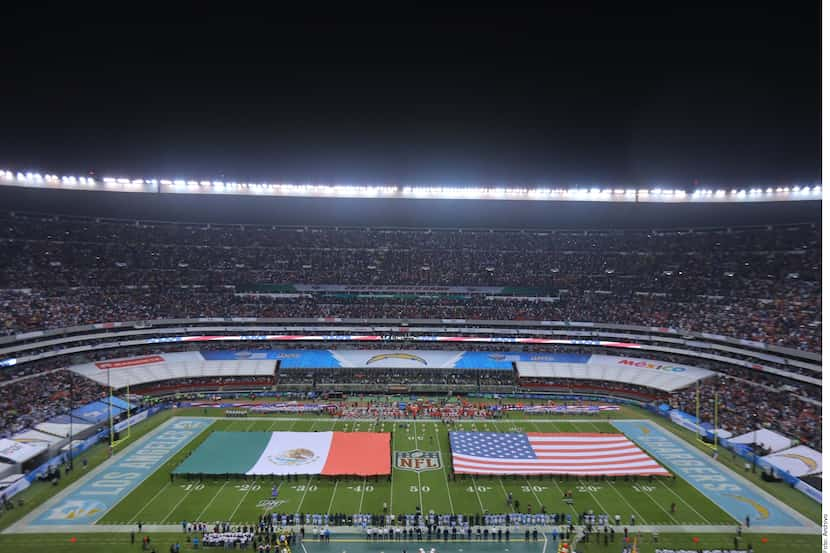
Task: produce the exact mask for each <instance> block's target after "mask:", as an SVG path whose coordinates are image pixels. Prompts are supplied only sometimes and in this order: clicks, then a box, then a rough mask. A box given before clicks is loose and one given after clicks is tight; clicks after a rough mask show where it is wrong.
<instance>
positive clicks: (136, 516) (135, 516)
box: [127, 482, 170, 524]
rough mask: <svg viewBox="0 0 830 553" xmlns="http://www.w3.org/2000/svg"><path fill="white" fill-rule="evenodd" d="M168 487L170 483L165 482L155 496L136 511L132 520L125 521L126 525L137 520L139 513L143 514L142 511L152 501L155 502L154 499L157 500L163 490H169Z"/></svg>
mask: <svg viewBox="0 0 830 553" xmlns="http://www.w3.org/2000/svg"><path fill="white" fill-rule="evenodd" d="M169 487H170V482H167V483H166V484H164V486H162V487H161V489H160V490H159V491H157V492H156V494H155V495H154V496H153V497H151V498H150V501H148V502H147V503H145V504H144V506H143V507H141V509H139V510H138V512H137V513H136V514H135V515H133V518H131V519H130V520H128V521H127V524H129V523H131V522H133V521H135V520H136V519H137V518H138V516H139V515H140V514H141V513H143V512H144V509H146V508H147V507H149V506H150V504H151V503H152V502H153V501H155V500H156V498H157V497H158V496H160V495H161V493H162V492H163V491H164V490H166V489H167V488H169Z"/></svg>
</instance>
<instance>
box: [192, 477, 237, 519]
mask: <svg viewBox="0 0 830 553" xmlns="http://www.w3.org/2000/svg"><path fill="white" fill-rule="evenodd" d="M228 482H229V480H225V483H224V484H222V485H221V486H220V487H219V489H218V490H216V493H215V494H213V497H211V498H210V501H208V503H207V505H205V508H204V509H202V512H201V513H199V516H197V517H196V522H201V520H202V515H204V514H205V513H206V512H207V510H208V508H209V507H210V506H211V505H213V502H214V501H216V498H217V497H219V494H220V493H222V490H224V489H225V486H227V485H228Z"/></svg>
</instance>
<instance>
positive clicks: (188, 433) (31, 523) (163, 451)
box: [7, 417, 213, 532]
mask: <svg viewBox="0 0 830 553" xmlns="http://www.w3.org/2000/svg"><path fill="white" fill-rule="evenodd" d="M212 423H213V419H206V418H178V417H177V418H173V419H171V420H170V421H168V422H167V423H165V424H163V425H162V426H160V427H159V428H158V429H156V430H154V431H152V432H151V433H149V434H148V435H147V436H145V437H143V438H142V439H141V440H140V441H138V442H137V443H135V444H133V445H132V446H130V447H128V448H127V449H126V450H125V451H123V452H121V453H119V454H117V455H116V456H115V457H113V458H112V459H109V460H108V461H107V462H105V463H104V464H102V465H101V466H100V467H97V468H95V469H93V470H92V471H91V472H90V474H88V475H87V476H86V477H84V478H83V479H81V480H79V481H78V482H76V483H74V484H73V485H71V486H70V487H69V488H67V489H66V490H64V491H63V492H62V493H60V494H58V495H57V496H55V497H54V498H52V499H51V500H49V501H47V502H46V503H45V504H44V505H43V506H41V507H39V508H38V509H36V510H35V511H33V512H32V513H31V514H29V515H27V516H26V517H24V518H23V519H22V520H20V521H18V522H17V523H15V524H14V525H12V527H11V528H9V529H8V530H7V532H10V531H14V532H19V531H21V530H22V529H23V528H24V527H26V528H31V527H36V526H45V527H52V526H61V527H66V526H86V525H91V524H95V523H96V522H97V521H98V520H100V519H101V517H103V516H104V514H105V513H106V512H107V511H109V510H110V509H111V508H113V507H114V506H115V505H117V504H118V503H119V502H120V501H121V500H122V499H124V498H125V497H126V496H127V495H128V494H129V493H130V492H132V491H133V490H134V489H135V488H137V487H138V486H139V484H141V483H142V482H143V481H144V480H145V479H146V478H148V477H149V476H150V475H151V474H153V473H154V472H155V471H157V470H158V469H159V467H161V466H162V465H164V463H166V462H167V461H169V460H170V459H171V458H172V457H173V456H174V455H175V454H176V453H177V452H178V451H180V450H181V449H182V448H183V447H184V446H186V445H187V444H188V443H190V442H191V441H192V440H193V439H194V438H195V437H196V436H198V435H199V434H201V432H202V431H203V430H205V429H206V428H207V427H208V426H210V425H211V424H212Z"/></svg>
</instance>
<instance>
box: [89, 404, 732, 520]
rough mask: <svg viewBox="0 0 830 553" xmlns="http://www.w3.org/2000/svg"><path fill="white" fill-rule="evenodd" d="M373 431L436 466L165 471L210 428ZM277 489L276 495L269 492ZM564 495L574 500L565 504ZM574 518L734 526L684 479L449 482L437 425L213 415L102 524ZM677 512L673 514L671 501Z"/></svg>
mask: <svg viewBox="0 0 830 553" xmlns="http://www.w3.org/2000/svg"><path fill="white" fill-rule="evenodd" d="M315 430H317V431H327V430H334V431H345V432H351V431H374V432H390V433H391V434H392V444H391V445H392V452H393V455H394V453H395V452H411V451H414V450H419V451H423V452H438V454H439V459H440V466H439V467H437V468H436V469H434V470H426V471H421V472H414V471H412V470H401V469H398V468H393V471H392V474H391V477H385V476H384V477H368V478H342V477H341V478H332V477H322V476H311V477H306V476H296V477H270V476H267V477H258V478H255V477H247V478H244V477H236V478H233V477H232V478H229V479H225V478H221V477H220V478H216V479H212V480H203V481H199V480H197V479H190V480H188V479H186V478H184V477H177V478H176V479H175V480H171V478H170V472H171V471H172V470H173V469H174V468H175V467H176V466H178V465H179V464H180V463H181V462H182V460H183V459H184V458H185V457H186V456H187V455H188V454H189V453H190V452H192V451H193V450H194V449H196V448H197V447H198V445H199V444H200V443H202V442H203V441H204V440H205V439H206V438H207V437H208V436H209V435H210V434H211V433H212V432H215V431H243V432H244V431H315ZM453 430H470V431H490V432H507V431H514V432H550V433H553V432H619V431H618V430H617V429H616V428H615V427H613V426H612V425H611V424H610V423H609V422H606V421H605V420H604V419H599V418H587V419H584V420H578V419H567V420H565V419H563V420H555V421H551V420H534V419H522V420H517V419H510V420H501V421H476V422H473V421H471V422H463V423H457V424H455V425H454V426H453ZM274 487H276V488H277V489H278V493H277V496H276V497H274V496H273V495H274V494H273V492H272V490H273V488H274ZM566 492H570V493H571V494H572V497H573V502H572V504H569V503H566V502H565V501H564V499H563V498H564V496H565V495H566ZM509 494H512V497H513V498H514V500H518V502H519V508H518V511H519V512H522V513H527V512H531V513H534V514H536V513H541V512H542V508H543V506H544V508H545V509H546V512H547V513H554V512H556V513H565V514H571V515H572V516H573V517H574V519H576V517H577V515H578V514H579V513H583V512H587V511H593V512H594V513H596V514H600V513H606V514H608V515H610V517H611V518H612V519H613V517H614V516H615V515H620V517H621V519H622V521H623V524H630V522H631V516H632V515H634V517H635V518H634V522H635V524H637V525H644V524H648V525H661V526H663V525H677V526H690V525H734V524H735V523H736V520H735V518H733V517H732V516H730V515H729V514H727V513H726V512H724V511H723V510H722V509H721V508H720V507H718V506H717V505H715V504H714V503H713V502H712V501H711V500H709V499H708V498H707V497H705V496H704V495H703V494H702V493H701V492H700V491H698V490H697V489H696V488H694V487H693V486H692V485H690V484H689V483H687V482H686V481H684V480H683V479H681V478H677V479H676V480H672V479H666V478H657V477H655V478H654V479H649V478H647V477H639V478H637V479H636V480H635V479H634V478H630V479H625V478H619V477H618V478H616V479H615V480H606V479H595V478H590V479H586V478H573V477H569V478H565V477H561V478H560V477H547V476H546V477H523V476H506V477H491V476H479V477H461V476H459V477H455V478H454V477H453V474H452V470H451V466H450V447H449V436H448V427H447V426H446V425H444V424H443V423H441V422H440V421H394V422H393V421H386V422H383V421H382V422H374V421H348V420H338V419H326V418H314V419H303V418H297V419H287V418H276V417H275V418H273V419H267V418H258V419H246V418H238V419H219V420H215V421H214V422H213V423H212V424H210V425H209V426H208V427H207V428H206V429H205V430H203V431H202V432H201V433H200V434H199V435H198V436H197V437H196V438H195V439H193V440H192V441H191V442H189V443H188V444H187V445H185V446H184V447H183V448H182V449H181V450H180V451H178V452H177V453H176V454H175V455H173V456H172V457H171V458H170V459H169V460H168V461H167V462H166V463H164V464H163V465H162V466H161V467H160V468H158V470H156V471H155V472H153V473H152V474H151V475H150V476H149V477H147V479H146V480H144V481H143V482H142V483H141V484H140V485H139V486H138V487H137V488H136V489H135V490H134V491H132V492H131V493H130V494H129V495H127V496H126V498H124V499H123V500H121V501H120V502H119V503H118V504H116V505H115V506H114V507H112V508H111V509H109V510H108V511H107V512H106V514H105V515H104V516H103V518H101V519H100V520H99V521H98V524H106V525H134V524H135V523H137V522H139V521H141V522H142V523H144V524H148V525H176V524H181V522H182V521H191V522H192V521H201V522H212V521H230V522H238V523H245V522H249V523H250V522H256V521H257V520H258V517H259V516H260V515H262V514H264V513H269V512H272V513H315V514H335V513H340V514H346V515H352V514H355V513H374V514H382V513H383V507H384V503H385V504H386V506H387V509H388V512H389V513H394V514H404V513H414V512H415V510H416V506H417V505H421V507H422V510H423V512H424V513H429V512H430V511H432V512H434V513H436V514H464V515H473V514H482V513H510V512H516V507H515V504H514V503H510V504H508V502H507V496H508V495H509ZM673 503H674V504H675V506H676V510H675V512H674V513H672V512H671V505H672V504H673Z"/></svg>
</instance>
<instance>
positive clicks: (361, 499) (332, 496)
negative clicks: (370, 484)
mask: <svg viewBox="0 0 830 553" xmlns="http://www.w3.org/2000/svg"><path fill="white" fill-rule="evenodd" d="M339 483H340V479H339V478H335V480H334V491H333V492H332V493H331V500H330V501H329V510H328V511H326V515H329V514H330V513H331V506H332V504H333V503H334V496H335V495H336V494H337V484H339ZM365 487H366V486H364V488H365ZM360 502H361V503H363V496H362V495H361V497H360Z"/></svg>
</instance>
